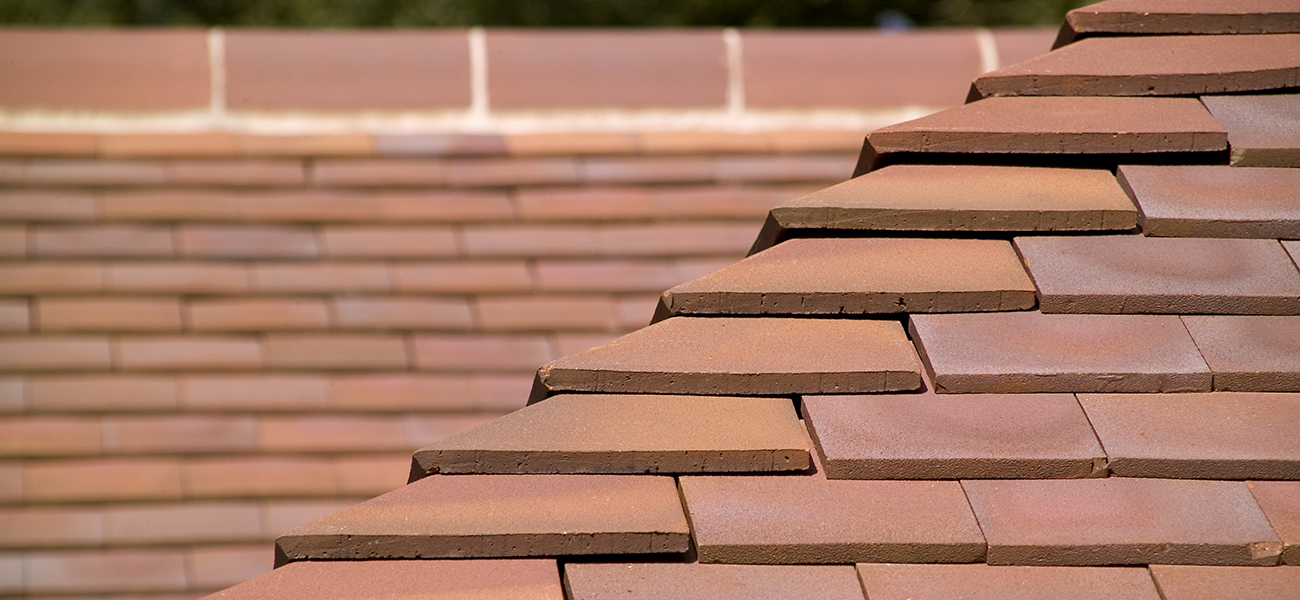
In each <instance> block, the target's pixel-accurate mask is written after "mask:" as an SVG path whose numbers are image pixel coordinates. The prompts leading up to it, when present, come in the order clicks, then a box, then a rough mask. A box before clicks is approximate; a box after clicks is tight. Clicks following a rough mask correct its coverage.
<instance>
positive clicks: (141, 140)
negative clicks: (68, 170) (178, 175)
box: [99, 133, 235, 158]
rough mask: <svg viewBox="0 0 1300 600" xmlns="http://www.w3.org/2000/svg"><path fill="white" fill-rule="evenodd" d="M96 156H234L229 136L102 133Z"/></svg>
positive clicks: (230, 136)
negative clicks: (98, 154)
mask: <svg viewBox="0 0 1300 600" xmlns="http://www.w3.org/2000/svg"><path fill="white" fill-rule="evenodd" d="M99 153H100V155H102V156H107V157H165V158H171V157H177V156H234V155H235V136H234V135H231V134H229V133H103V134H100V135H99Z"/></svg>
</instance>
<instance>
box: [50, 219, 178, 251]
mask: <svg viewBox="0 0 1300 600" xmlns="http://www.w3.org/2000/svg"><path fill="white" fill-rule="evenodd" d="M174 252H175V251H174V250H173V247H172V228H171V227H165V226H154V225H134V224H133V225H125V224H123V225H50V226H44V227H35V228H33V230H32V253H33V255H34V256H37V257H41V258H45V257H61V258H62V257H114V258H116V257H140V258H145V257H148V258H154V257H158V258H165V257H171V256H172V255H173V254H174Z"/></svg>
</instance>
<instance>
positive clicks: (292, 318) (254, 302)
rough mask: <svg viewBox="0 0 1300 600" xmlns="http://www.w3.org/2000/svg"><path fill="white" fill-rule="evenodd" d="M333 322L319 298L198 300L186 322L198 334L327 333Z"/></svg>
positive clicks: (196, 299) (193, 301)
mask: <svg viewBox="0 0 1300 600" xmlns="http://www.w3.org/2000/svg"><path fill="white" fill-rule="evenodd" d="M329 321H330V318H329V309H328V308H327V307H326V304H325V300H322V299H318V298H232V299H225V298H213V299H204V298H195V299H193V300H190V301H189V306H188V307H187V320H186V322H187V323H188V324H189V328H190V329H192V330H194V331H266V330H270V331H275V330H289V329H327V328H329Z"/></svg>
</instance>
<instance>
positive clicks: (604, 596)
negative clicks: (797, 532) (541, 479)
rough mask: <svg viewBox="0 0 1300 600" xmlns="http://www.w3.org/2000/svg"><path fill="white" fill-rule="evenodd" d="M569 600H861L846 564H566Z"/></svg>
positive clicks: (855, 580) (855, 581)
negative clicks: (811, 599)
mask: <svg viewBox="0 0 1300 600" xmlns="http://www.w3.org/2000/svg"><path fill="white" fill-rule="evenodd" d="M564 583H565V587H566V588H567V590H568V593H569V596H568V597H569V598H570V600H626V599H628V598H638V599H642V600H796V599H801V598H822V599H825V600H863V597H862V586H861V584H859V583H858V578H857V574H856V573H855V572H854V570H853V567H852V566H850V565H711V564H699V563H689V564H672V563H631V564H629V563H622V564H620V563H566V564H565V565H564Z"/></svg>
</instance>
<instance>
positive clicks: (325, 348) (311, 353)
mask: <svg viewBox="0 0 1300 600" xmlns="http://www.w3.org/2000/svg"><path fill="white" fill-rule="evenodd" d="M262 347H263V349H264V351H265V353H266V363H267V365H268V366H270V367H272V368H280V369H347V370H354V369H385V368H387V369H394V368H395V369H405V368H406V366H407V363H408V362H409V358H408V356H407V349H406V342H405V340H404V339H403V338H402V337H400V336H396V335H371V334H334V335H325V334H315V335H311V334H287V333H286V334H270V335H267V336H266V338H265V340H264V341H263V342H262Z"/></svg>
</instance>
